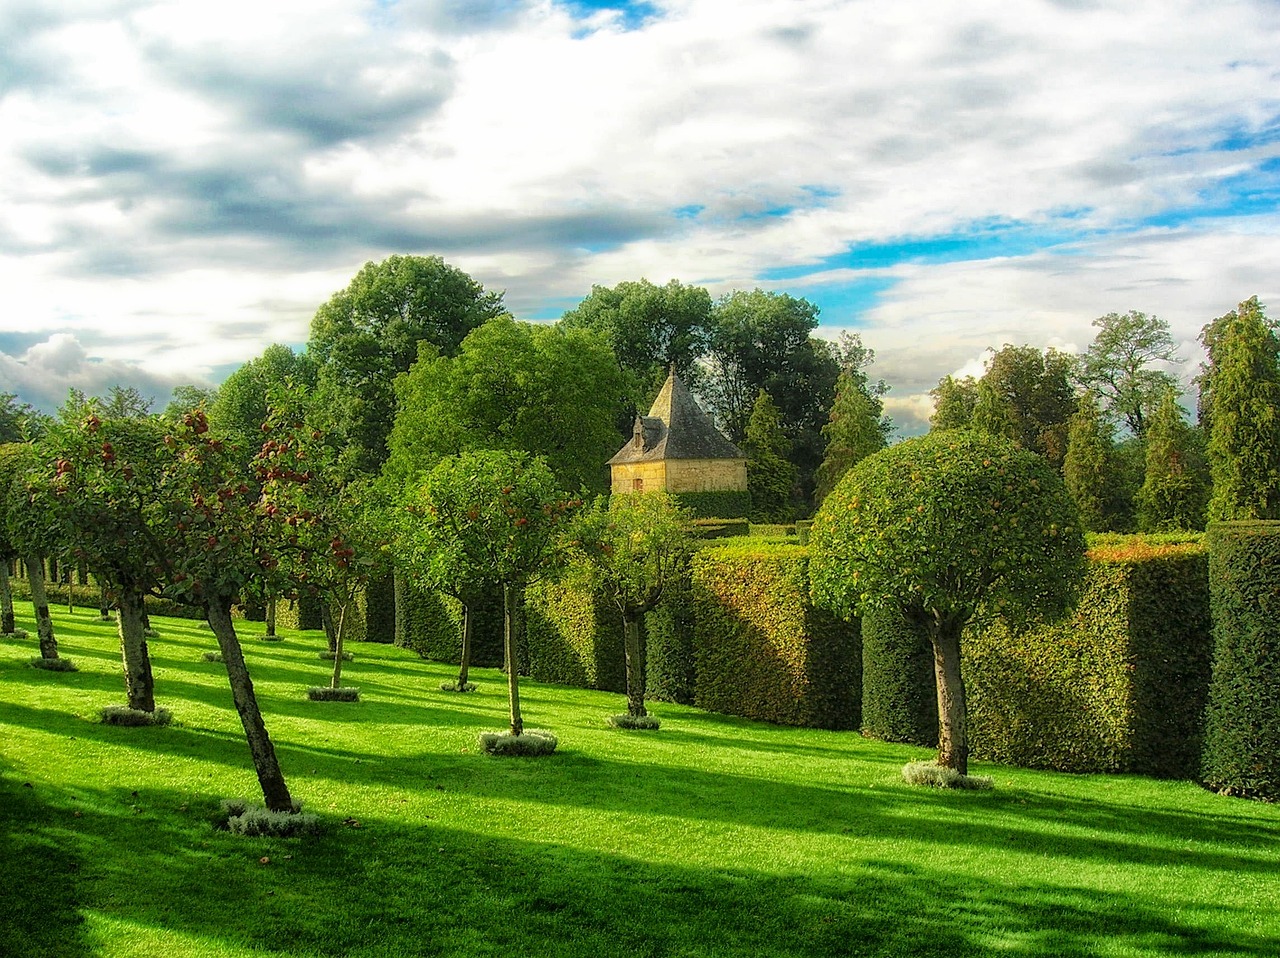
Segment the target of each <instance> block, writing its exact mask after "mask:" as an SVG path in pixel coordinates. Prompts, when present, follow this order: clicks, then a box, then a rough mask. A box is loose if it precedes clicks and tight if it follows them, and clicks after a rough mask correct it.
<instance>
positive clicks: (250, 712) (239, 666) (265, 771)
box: [205, 596, 293, 812]
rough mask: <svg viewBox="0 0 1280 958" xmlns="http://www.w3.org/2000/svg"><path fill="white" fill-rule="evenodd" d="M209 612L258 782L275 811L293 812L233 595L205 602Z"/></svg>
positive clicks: (267, 801) (206, 610)
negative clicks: (239, 634)
mask: <svg viewBox="0 0 1280 958" xmlns="http://www.w3.org/2000/svg"><path fill="white" fill-rule="evenodd" d="M205 614H206V616H207V617H208V620H209V627H210V628H211V629H213V634H214V635H215V636H216V637H217V639H218V648H219V649H220V650H221V651H222V661H223V663H224V664H225V665H226V667H227V679H228V681H229V682H230V683H231V698H232V700H233V701H234V702H235V706H236V711H237V712H238V713H239V714H240V724H241V725H243V726H244V734H245V739H246V740H247V741H248V743H249V754H250V755H251V756H252V757H253V767H254V770H255V771H256V772H257V773H258V784H259V785H261V786H262V797H263V800H264V801H265V802H266V804H267V808H268V809H270V810H271V811H273V812H291V811H293V797H292V796H291V795H290V794H289V787H288V786H287V785H286V784H285V781H284V773H283V772H281V771H280V763H279V761H277V759H276V750H275V748H274V747H272V745H271V737H270V736H269V735H267V726H266V724H265V723H264V722H263V721H262V712H261V711H260V710H259V709H258V699H257V696H255V695H254V692H253V680H252V679H251V678H250V677H249V668H248V666H246V665H245V662H244V652H243V651H241V649H240V640H239V639H238V638H237V637H236V628H235V625H234V623H232V621H231V597H230V596H215V597H214V598H212V599H210V600H209V601H208V603H207V604H206V605H205Z"/></svg>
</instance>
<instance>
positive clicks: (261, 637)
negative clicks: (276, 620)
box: [258, 633, 284, 642]
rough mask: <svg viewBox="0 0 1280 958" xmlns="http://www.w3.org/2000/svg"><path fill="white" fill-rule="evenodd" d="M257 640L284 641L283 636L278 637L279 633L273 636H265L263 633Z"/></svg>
mask: <svg viewBox="0 0 1280 958" xmlns="http://www.w3.org/2000/svg"><path fill="white" fill-rule="evenodd" d="M258 638H259V639H261V640H262V641H263V642H283V641H284V636H283V635H280V634H279V633H277V634H275V635H267V634H266V633H263V634H262V635H260V636H258Z"/></svg>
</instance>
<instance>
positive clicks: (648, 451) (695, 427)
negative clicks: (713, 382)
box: [609, 365, 745, 466]
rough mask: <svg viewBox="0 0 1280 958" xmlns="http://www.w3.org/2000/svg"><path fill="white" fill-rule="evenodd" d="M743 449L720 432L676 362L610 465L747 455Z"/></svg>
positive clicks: (637, 418)
mask: <svg viewBox="0 0 1280 958" xmlns="http://www.w3.org/2000/svg"><path fill="white" fill-rule="evenodd" d="M743 458H745V456H743V454H742V451H741V450H739V449H738V447H737V446H735V445H734V444H733V443H731V442H730V441H729V440H728V439H726V438H725V437H724V436H722V435H721V434H720V430H718V429H716V427H715V423H713V422H712V421H711V417H710V416H708V415H707V414H706V413H705V412H703V411H702V407H700V406H699V405H698V404H697V402H695V401H694V398H693V394H692V393H690V392H689V389H688V387H687V386H685V384H684V383H683V382H681V381H680V377H679V376H677V375H676V370H675V366H674V365H673V366H672V367H671V372H670V374H669V375H668V376H667V381H666V382H665V383H663V384H662V389H661V391H659V393H658V398H657V399H655V400H654V401H653V406H652V408H650V410H649V415H647V416H636V424H635V432H634V434H633V436H632V438H631V441H630V442H628V443H627V444H626V445H625V446H623V447H622V448H621V449H619V450H618V453H617V455H615V456H614V457H613V458H612V459H610V460H609V465H611V466H614V465H621V464H623V463H628V462H654V461H657V460H660V459H743Z"/></svg>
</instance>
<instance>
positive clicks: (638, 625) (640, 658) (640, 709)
mask: <svg viewBox="0 0 1280 958" xmlns="http://www.w3.org/2000/svg"><path fill="white" fill-rule="evenodd" d="M622 639H623V647H624V648H625V649H626V653H627V714H628V715H632V716H635V717H636V718H643V717H644V716H646V715H648V714H649V713H648V712H647V711H645V707H644V692H645V674H644V672H645V662H644V659H645V634H644V615H643V614H640V615H637V614H636V613H634V612H626V613H623V616H622Z"/></svg>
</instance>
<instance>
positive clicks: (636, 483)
mask: <svg viewBox="0 0 1280 958" xmlns="http://www.w3.org/2000/svg"><path fill="white" fill-rule="evenodd" d="M631 491H632V492H644V480H643V479H640V478H636V479H632V480H631Z"/></svg>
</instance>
